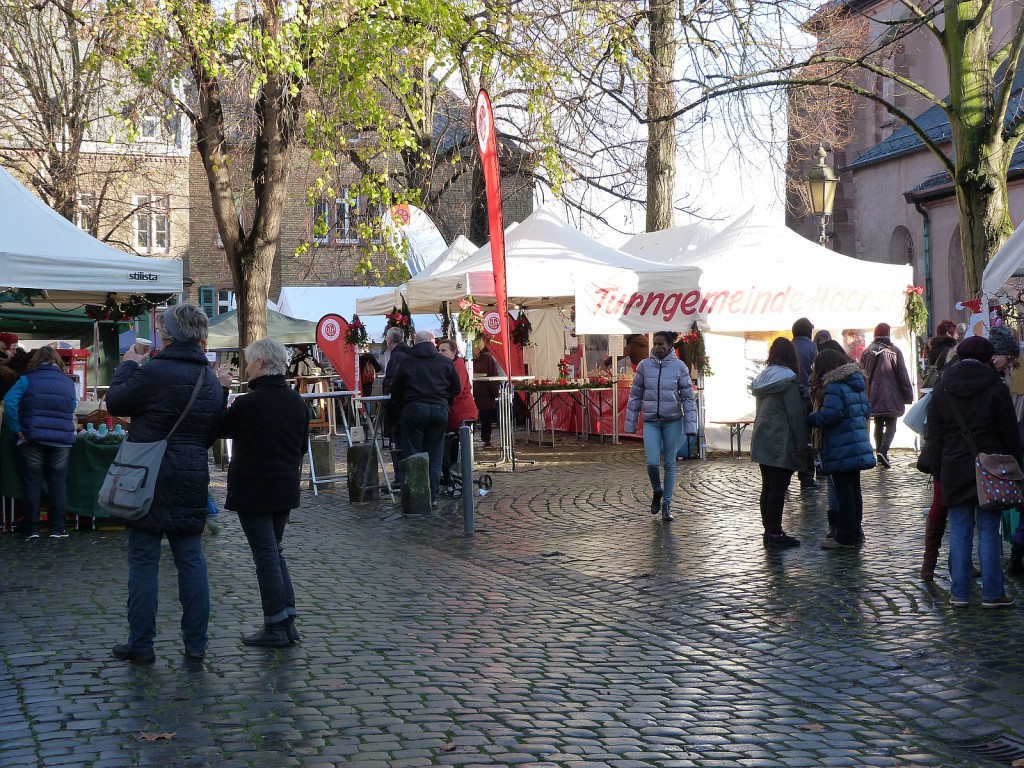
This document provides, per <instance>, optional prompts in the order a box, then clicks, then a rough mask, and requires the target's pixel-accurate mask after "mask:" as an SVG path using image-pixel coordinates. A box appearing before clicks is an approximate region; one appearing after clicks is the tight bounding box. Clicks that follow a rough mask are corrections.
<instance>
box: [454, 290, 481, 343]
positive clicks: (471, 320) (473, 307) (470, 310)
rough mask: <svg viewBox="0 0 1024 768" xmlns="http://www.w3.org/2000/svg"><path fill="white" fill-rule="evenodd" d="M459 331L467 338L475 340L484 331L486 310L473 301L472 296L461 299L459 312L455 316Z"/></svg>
mask: <svg viewBox="0 0 1024 768" xmlns="http://www.w3.org/2000/svg"><path fill="white" fill-rule="evenodd" d="M455 322H457V323H458V324H459V331H460V332H461V333H462V335H463V336H465V337H466V339H467V340H469V341H473V340H474V339H475V338H476V337H477V336H479V335H481V334H482V333H483V332H484V310H483V307H481V306H480V305H479V304H477V303H476V302H475V301H473V297H472V296H467V297H466V298H464V299H459V314H458V316H457V317H456V318H455Z"/></svg>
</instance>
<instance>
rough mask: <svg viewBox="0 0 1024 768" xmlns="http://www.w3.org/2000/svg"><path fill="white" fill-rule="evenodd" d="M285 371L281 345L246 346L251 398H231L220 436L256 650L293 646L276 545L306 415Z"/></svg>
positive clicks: (295, 501) (284, 572) (295, 487)
mask: <svg viewBox="0 0 1024 768" xmlns="http://www.w3.org/2000/svg"><path fill="white" fill-rule="evenodd" d="M287 366H288V352H287V350H286V349H285V348H284V346H283V345H281V344H278V343H277V342H276V341H274V340H272V339H258V340H256V341H254V342H253V343H252V344H250V345H249V346H248V348H246V350H245V374H246V377H247V379H248V384H249V392H248V393H247V394H245V395H243V396H241V397H238V398H235V401H234V402H233V403H232V404H231V407H230V408H228V412H227V414H226V415H225V417H224V424H223V429H222V432H221V434H222V435H223V436H224V437H230V438H232V439H233V441H234V442H233V443H232V456H231V464H230V465H229V466H228V496H227V500H226V501H225V502H224V506H225V508H227V509H230V510H233V511H235V512H237V513H238V521H239V523H241V526H242V531H243V532H244V533H245V538H246V539H247V540H248V542H249V548H250V549H251V550H252V559H253V562H254V563H255V564H256V581H257V583H258V584H259V587H260V602H261V603H262V604H263V627H262V628H261V629H259V630H258V631H256V632H254V633H253V634H251V635H244V636H243V637H242V642H243V643H244V644H245V645H252V646H257V647H260V648H283V647H285V646H287V645H288V644H289V643H297V642H298V641H299V633H298V631H297V630H296V629H295V593H294V591H293V590H292V582H291V578H290V577H289V575H288V564H287V563H286V562H285V559H284V551H283V547H282V541H283V539H284V530H285V527H286V526H287V525H288V517H289V515H290V514H291V510H293V509H295V508H296V507H298V506H299V495H300V494H299V480H300V477H301V475H302V456H303V454H305V452H306V445H307V442H306V441H307V438H308V435H309V415H308V411H307V410H306V404H305V402H304V401H303V399H302V396H301V395H300V394H299V393H298V392H296V391H295V390H294V389H292V388H291V387H289V386H288V384H287V382H286V381H285V371H286V369H287Z"/></svg>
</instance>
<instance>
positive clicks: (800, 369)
mask: <svg viewBox="0 0 1024 768" xmlns="http://www.w3.org/2000/svg"><path fill="white" fill-rule="evenodd" d="M812 333H814V324H813V323H812V322H811V321H810V320H808V319H807V318H806V317H801V318H800V319H799V320H797V321H796V322H795V323H793V346H794V347H795V348H796V362H797V371H796V381H797V384H799V385H800V394H802V395H803V397H804V407H805V408H806V410H807V413H810V412H811V390H810V388H809V387H808V384H807V381H808V379H809V378H810V376H811V366H812V365H814V358H815V357H816V356H817V354H818V345H817V344H815V343H814V341H813V339H811V334H812ZM809 443H810V438H809V437H808V450H807V453H806V454H805V455H806V457H807V458H806V464H805V465H804V468H803V469H802V470H800V471H799V472H797V473H796V475H797V477H798V478H800V488H801V489H802V490H808V491H813V490H814V489H815V488H817V487H818V484H817V483H816V482H814V457H813V455H812V451H811V450H810V447H809Z"/></svg>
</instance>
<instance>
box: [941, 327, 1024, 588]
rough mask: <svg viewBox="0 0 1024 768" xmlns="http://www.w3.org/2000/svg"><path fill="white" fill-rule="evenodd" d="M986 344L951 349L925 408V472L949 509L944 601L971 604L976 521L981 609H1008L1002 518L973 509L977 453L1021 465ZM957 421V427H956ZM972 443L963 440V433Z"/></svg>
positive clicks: (1008, 406)
mask: <svg viewBox="0 0 1024 768" xmlns="http://www.w3.org/2000/svg"><path fill="white" fill-rule="evenodd" d="M994 353H995V350H994V347H993V346H992V343H991V342H990V341H989V340H988V339H986V338H984V337H982V336H969V337H968V338H966V339H964V340H963V341H962V342H960V344H959V345H958V346H957V348H956V354H957V357H958V358H959V362H956V363H954V364H953V365H951V366H949V367H947V368H946V369H945V370H944V372H943V374H942V378H941V379H940V381H939V386H938V387H936V388H935V390H933V392H932V397H931V401H930V402H929V403H928V423H927V425H926V431H925V447H924V455H923V460H924V461H923V463H924V466H926V467H928V468H929V469H930V470H931V472H932V473H933V474H935V475H936V476H937V477H938V479H939V482H940V484H941V486H942V500H943V502H945V504H946V505H947V506H948V507H949V522H950V534H949V572H950V578H951V579H952V586H951V588H950V590H949V591H950V596H949V600H950V603H951V604H952V605H953V607H955V608H966V607H967V606H968V605H970V595H971V583H972V581H973V578H972V575H971V549H972V546H973V543H974V523H975V519H977V523H978V538H979V543H978V555H979V558H980V560H981V577H982V589H981V599H982V603H981V604H982V607H984V608H1003V607H1006V606H1010V605H1013V602H1014V601H1013V598H1012V597H1010V596H1008V595H1007V594H1006V592H1005V589H1004V583H1003V569H1002V566H1001V564H1000V562H999V558H1000V550H1001V544H1000V541H999V524H1000V522H1001V520H1002V514H1001V513H999V512H993V511H989V510H984V509H981V508H980V507H978V487H977V482H976V479H975V465H974V461H975V454H974V450H973V449H972V446H971V445H970V443H971V442H973V448H976V449H977V450H978V451H980V452H982V453H1001V454H1008V455H1010V456H1013V457H1014V458H1015V459H1016V460H1017V463H1018V464H1020V463H1021V443H1020V435H1019V433H1018V431H1017V417H1016V414H1015V413H1014V409H1013V400H1012V398H1011V397H1010V391H1009V389H1008V388H1007V387H1006V385H1005V384H1004V383H1003V378H1002V377H1001V376H1000V375H999V374H997V373H996V372H995V369H994V368H992V365H991V363H992V356H993V354H994ZM961 421H962V422H963V426H961V424H960V423H961ZM965 427H966V431H967V432H968V433H969V437H970V440H968V439H966V438H965V435H964V432H965V429H964V428H965Z"/></svg>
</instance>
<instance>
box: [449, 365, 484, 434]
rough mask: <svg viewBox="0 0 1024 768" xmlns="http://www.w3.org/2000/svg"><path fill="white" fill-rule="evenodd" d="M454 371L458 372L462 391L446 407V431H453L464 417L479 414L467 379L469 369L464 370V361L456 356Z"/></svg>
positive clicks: (467, 417) (471, 387) (472, 416)
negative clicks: (448, 406)
mask: <svg viewBox="0 0 1024 768" xmlns="http://www.w3.org/2000/svg"><path fill="white" fill-rule="evenodd" d="M454 362H455V372H456V373H457V374H459V383H460V384H461V385H462V391H461V392H459V394H458V395H457V396H456V397H455V402H453V403H452V404H451V407H450V408H449V409H448V431H449V432H454V431H455V430H457V429H458V428H459V427H460V426H462V422H464V421H465V420H466V419H475V418H476V417H477V416H478V415H479V414H478V413H477V410H476V403H475V402H473V385H472V384H471V383H470V381H469V371H468V370H466V361H465V360H463V359H462V358H461V357H457V358H455V360H454Z"/></svg>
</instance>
